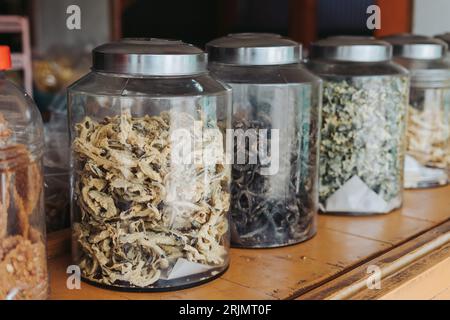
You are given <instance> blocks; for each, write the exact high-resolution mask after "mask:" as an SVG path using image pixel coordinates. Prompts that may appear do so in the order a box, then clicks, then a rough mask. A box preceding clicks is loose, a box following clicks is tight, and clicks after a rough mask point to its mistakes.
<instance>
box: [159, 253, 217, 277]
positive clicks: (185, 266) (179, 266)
mask: <svg viewBox="0 0 450 320" xmlns="http://www.w3.org/2000/svg"><path fill="white" fill-rule="evenodd" d="M214 268H215V267H211V266H208V265H204V264H201V263H196V262H191V261H188V260H186V259H184V258H179V259H178V260H177V262H176V263H175V265H174V266H173V268H172V269H171V270H170V271H169V272H168V274H165V275H162V276H161V279H163V280H173V279H178V278H182V277H187V276H190V275H193V274H198V273H203V272H207V271H209V270H212V269H214Z"/></svg>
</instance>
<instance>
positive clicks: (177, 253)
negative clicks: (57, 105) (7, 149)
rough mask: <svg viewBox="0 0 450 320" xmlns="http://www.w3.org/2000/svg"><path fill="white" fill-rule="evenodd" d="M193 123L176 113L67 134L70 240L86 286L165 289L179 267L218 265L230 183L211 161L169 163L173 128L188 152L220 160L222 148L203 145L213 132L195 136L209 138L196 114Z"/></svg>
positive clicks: (82, 126) (91, 124)
mask: <svg viewBox="0 0 450 320" xmlns="http://www.w3.org/2000/svg"><path fill="white" fill-rule="evenodd" d="M199 118H200V120H198V121H196V119H195V118H194V117H193V116H191V115H189V114H187V113H183V112H176V111H170V112H163V113H161V114H160V115H159V116H144V117H134V116H131V115H130V114H129V113H123V114H121V115H117V116H114V117H109V118H105V119H104V120H103V121H101V122H97V121H95V120H93V119H91V118H88V117H86V118H85V119H84V121H82V122H81V123H78V124H76V125H75V130H76V138H75V140H74V142H73V151H74V157H75V163H76V164H77V167H76V168H75V170H76V172H75V177H76V182H75V194H76V201H77V204H78V207H79V209H80V213H81V217H80V220H79V222H77V223H75V225H74V232H75V237H76V240H77V242H78V244H79V245H80V252H79V256H80V257H79V259H77V260H78V261H80V267H81V270H82V274H83V276H84V277H85V278H86V279H88V280H91V281H94V282H97V283H101V284H106V285H115V286H124V287H137V288H144V287H145V288H147V287H152V286H153V285H155V284H156V283H157V282H158V281H159V280H167V279H171V278H172V277H173V276H174V275H173V273H174V272H175V269H177V266H180V265H184V266H186V267H187V269H190V268H192V269H191V270H192V271H194V269H195V270H196V272H198V270H204V271H205V272H206V271H208V272H209V271H211V272H215V271H214V270H215V269H217V268H223V267H224V266H226V265H227V261H226V259H227V255H226V245H227V244H226V237H227V232H228V224H227V213H228V209H229V190H228V184H229V178H230V177H229V176H230V173H229V172H227V170H226V166H224V165H223V164H221V163H220V161H213V160H214V159H204V161H203V162H201V163H198V162H186V163H182V162H180V161H175V159H174V154H175V150H178V149H179V148H180V144H182V143H183V139H178V138H179V136H178V138H176V137H175V138H174V135H173V134H172V133H173V131H174V130H176V129H180V128H183V129H185V130H188V133H189V134H190V136H191V137H193V145H194V146H200V148H199V149H195V150H197V151H199V152H200V153H203V154H206V157H209V156H211V157H212V155H213V154H215V155H216V156H217V155H219V156H218V157H219V158H220V157H221V158H222V159H223V158H224V150H223V143H221V142H220V141H217V139H215V137H213V136H208V133H209V132H216V131H214V130H212V131H209V130H203V134H198V132H197V131H195V128H202V129H204V128H210V129H215V128H217V123H216V122H215V121H214V120H213V119H207V117H206V116H205V115H204V114H203V113H201V111H199ZM194 123H195V124H196V125H194V126H192V124H194ZM200 132H202V131H200ZM205 151H209V152H205ZM194 156H195V154H194ZM216 160H217V159H216ZM188 271H189V270H188ZM185 272H187V271H185ZM177 273H178V274H180V270H177ZM194 273H195V272H192V274H194ZM181 274H183V271H181ZM192 274H189V272H188V273H187V274H185V275H192Z"/></svg>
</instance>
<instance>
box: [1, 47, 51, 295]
mask: <svg viewBox="0 0 450 320" xmlns="http://www.w3.org/2000/svg"><path fill="white" fill-rule="evenodd" d="M10 67H11V56H10V52H9V47H6V46H0V178H1V183H0V191H1V192H0V194H1V197H0V300H3V299H6V300H22V299H32V300H35V299H46V298H47V296H48V273H47V253H46V244H45V241H46V238H45V213H44V203H43V172H42V155H43V148H44V135H43V124H42V118H41V115H40V113H39V110H38V109H37V107H36V105H35V104H34V102H33V101H32V100H31V99H30V97H29V96H28V95H27V94H26V93H24V92H23V91H22V90H21V89H19V88H18V87H16V86H15V85H14V84H13V83H12V82H9V81H8V80H7V79H6V78H5V74H4V71H5V70H7V69H9V68H10Z"/></svg>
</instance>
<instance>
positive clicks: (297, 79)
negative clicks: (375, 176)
mask: <svg viewBox="0 0 450 320" xmlns="http://www.w3.org/2000/svg"><path fill="white" fill-rule="evenodd" d="M207 50H208V53H209V56H210V64H209V68H210V70H211V72H213V73H214V75H215V76H217V77H218V78H219V79H220V80H222V81H224V82H226V83H227V84H229V85H230V86H231V87H232V89H233V128H234V130H233V136H232V138H233V141H235V148H234V150H232V151H233V152H234V154H233V157H232V160H233V167H232V187H231V210H230V215H231V243H232V245H234V246H236V247H249V248H250V247H253V248H255V247H258V248H267V247H278V246H284V245H290V244H295V243H299V242H302V241H305V240H307V239H309V238H311V237H312V236H313V235H314V234H315V233H316V216H317V212H318V203H317V197H318V196H317V175H318V141H319V123H320V107H321V81H320V79H319V78H317V77H315V76H313V75H312V74H311V73H310V72H308V71H307V70H306V69H305V68H304V67H303V65H301V64H300V63H299V62H300V59H301V46H300V45H299V44H298V43H296V42H294V41H292V40H289V39H286V38H282V37H280V36H278V35H273V34H252V33H245V34H232V35H229V36H227V37H223V38H219V39H216V40H213V41H212V42H210V43H208V44H207ZM229 137H230V135H229ZM230 158H231V155H230Z"/></svg>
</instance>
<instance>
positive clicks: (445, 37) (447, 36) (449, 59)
mask: <svg viewBox="0 0 450 320" xmlns="http://www.w3.org/2000/svg"><path fill="white" fill-rule="evenodd" d="M436 38H438V39H440V40H442V41H444V42H445V43H447V48H450V33H444V34H441V35H437V36H436ZM445 62H446V63H447V64H448V65H450V50H449V49H447V54H446V56H445ZM447 96H448V101H447V104H449V105H450V95H447ZM448 121H449V124H450V112H449V120H448ZM446 159H447V174H448V176H449V177H450V142H449V143H448V146H447V155H446Z"/></svg>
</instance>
